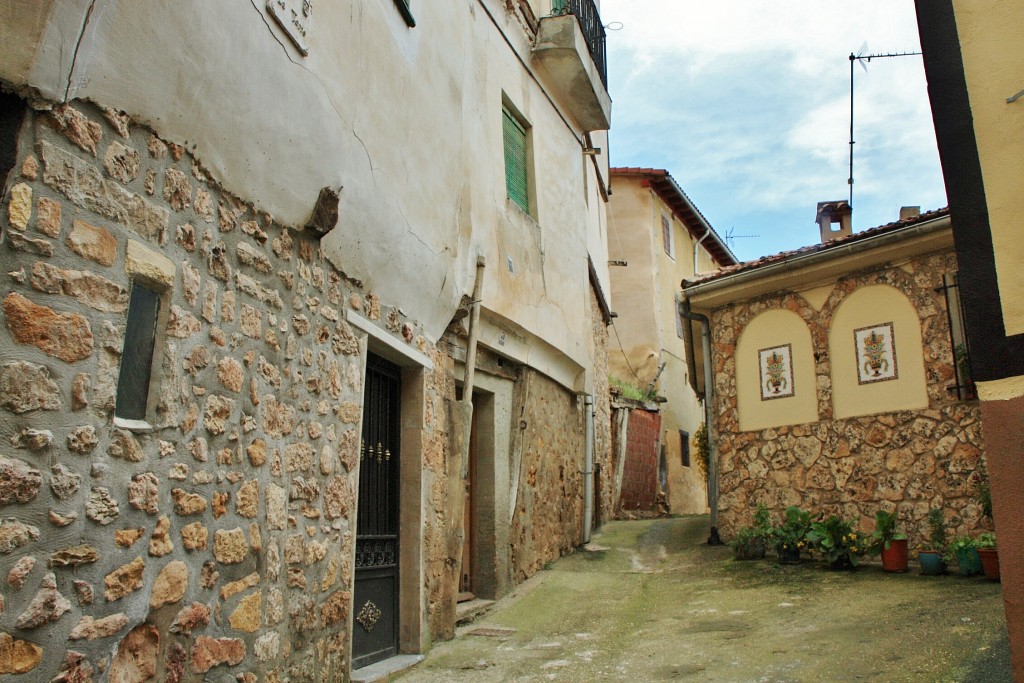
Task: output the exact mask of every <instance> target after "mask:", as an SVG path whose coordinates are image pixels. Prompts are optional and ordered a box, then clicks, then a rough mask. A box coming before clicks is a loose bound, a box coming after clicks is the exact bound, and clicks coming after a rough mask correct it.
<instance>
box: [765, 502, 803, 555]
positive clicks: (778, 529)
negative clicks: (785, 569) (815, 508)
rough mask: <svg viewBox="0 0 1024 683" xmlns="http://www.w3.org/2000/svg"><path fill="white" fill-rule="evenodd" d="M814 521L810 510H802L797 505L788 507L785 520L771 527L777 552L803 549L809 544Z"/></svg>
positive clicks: (772, 538)
mask: <svg viewBox="0 0 1024 683" xmlns="http://www.w3.org/2000/svg"><path fill="white" fill-rule="evenodd" d="M813 523H814V519H813V518H812V517H811V513H810V512H808V511H806V510H801V509H800V508H798V507H797V506H796V505H790V506H789V507H787V508H786V512H785V513H784V519H783V522H782V523H781V524H779V525H778V526H773V527H772V529H771V540H772V543H773V544H774V546H775V552H777V553H778V554H780V555H781V554H782V553H783V552H785V551H787V550H788V551H793V550H803V549H804V547H805V546H806V545H807V534H808V533H809V532H810V530H811V525H812V524H813Z"/></svg>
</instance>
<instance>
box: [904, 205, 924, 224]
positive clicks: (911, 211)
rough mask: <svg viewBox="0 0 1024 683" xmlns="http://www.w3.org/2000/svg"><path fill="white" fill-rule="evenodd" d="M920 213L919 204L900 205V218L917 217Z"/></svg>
mask: <svg viewBox="0 0 1024 683" xmlns="http://www.w3.org/2000/svg"><path fill="white" fill-rule="evenodd" d="M920 215H921V207H920V206H902V207H900V220H901V221H905V220H908V219H911V218H917V217H918V216H920Z"/></svg>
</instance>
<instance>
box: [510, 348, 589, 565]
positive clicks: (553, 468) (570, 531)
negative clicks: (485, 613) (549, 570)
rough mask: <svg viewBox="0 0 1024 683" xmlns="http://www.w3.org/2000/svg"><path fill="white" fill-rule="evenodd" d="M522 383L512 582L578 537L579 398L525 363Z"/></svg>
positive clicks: (571, 545)
mask: <svg viewBox="0 0 1024 683" xmlns="http://www.w3.org/2000/svg"><path fill="white" fill-rule="evenodd" d="M523 385H524V386H523V387H522V388H521V394H522V396H523V407H524V410H523V412H522V415H523V422H524V423H525V425H523V426H522V429H521V434H520V436H519V439H521V441H520V442H519V443H518V445H517V446H514V448H516V447H517V448H520V449H521V451H522V457H521V460H520V462H519V464H520V474H519V483H518V490H517V491H516V492H515V495H516V503H515V512H514V514H513V516H512V529H511V532H510V534H509V543H510V544H511V546H512V562H511V571H512V577H513V580H514V581H515V582H516V583H518V582H520V581H523V580H525V579H527V578H528V577H530V576H533V575H534V574H535V573H537V572H538V571H539V570H540V569H542V568H543V567H544V565H545V564H547V563H548V562H550V561H552V560H554V559H557V558H558V557H560V556H562V555H564V554H566V553H569V552H571V551H572V549H573V548H574V547H575V546H577V545H579V544H580V543H582V541H583V534H582V528H583V524H582V521H583V446H584V444H583V410H584V404H583V398H582V396H580V397H578V396H576V395H574V394H573V393H571V392H569V391H568V390H567V389H565V388H564V387H562V386H561V385H559V384H557V383H556V382H554V381H553V380H551V379H550V378H548V377H546V376H544V375H542V374H540V373H538V372H536V371H535V370H531V369H529V368H523ZM516 414H519V413H518V411H517V413H516ZM513 462H514V459H513Z"/></svg>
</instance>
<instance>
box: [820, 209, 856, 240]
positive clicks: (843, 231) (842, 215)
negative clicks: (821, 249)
mask: <svg viewBox="0 0 1024 683" xmlns="http://www.w3.org/2000/svg"><path fill="white" fill-rule="evenodd" d="M814 220H815V221H816V222H817V224H818V228H819V230H820V231H821V243H822V244H825V243H826V242H831V241H832V240H837V239H839V238H841V237H849V236H850V235H852V234H853V225H852V223H853V208H852V207H851V206H850V203H849V202H847V201H845V200H839V201H833V202H818V213H817V216H815V219H814Z"/></svg>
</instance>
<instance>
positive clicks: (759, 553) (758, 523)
mask: <svg viewBox="0 0 1024 683" xmlns="http://www.w3.org/2000/svg"><path fill="white" fill-rule="evenodd" d="M771 534H772V521H771V517H770V515H769V512H768V508H767V507H766V506H764V505H758V506H757V512H755V513H754V523H753V524H752V525H751V526H746V527H741V528H740V529H739V530H738V531H737V532H736V536H735V537H734V538H733V539H732V541H730V542H729V545H730V546H732V548H733V550H735V551H736V557H737V558H739V559H745V560H750V559H754V557H755V556H756V557H764V549H765V545H766V544H767V543H768V540H769V539H770V538H771Z"/></svg>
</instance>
